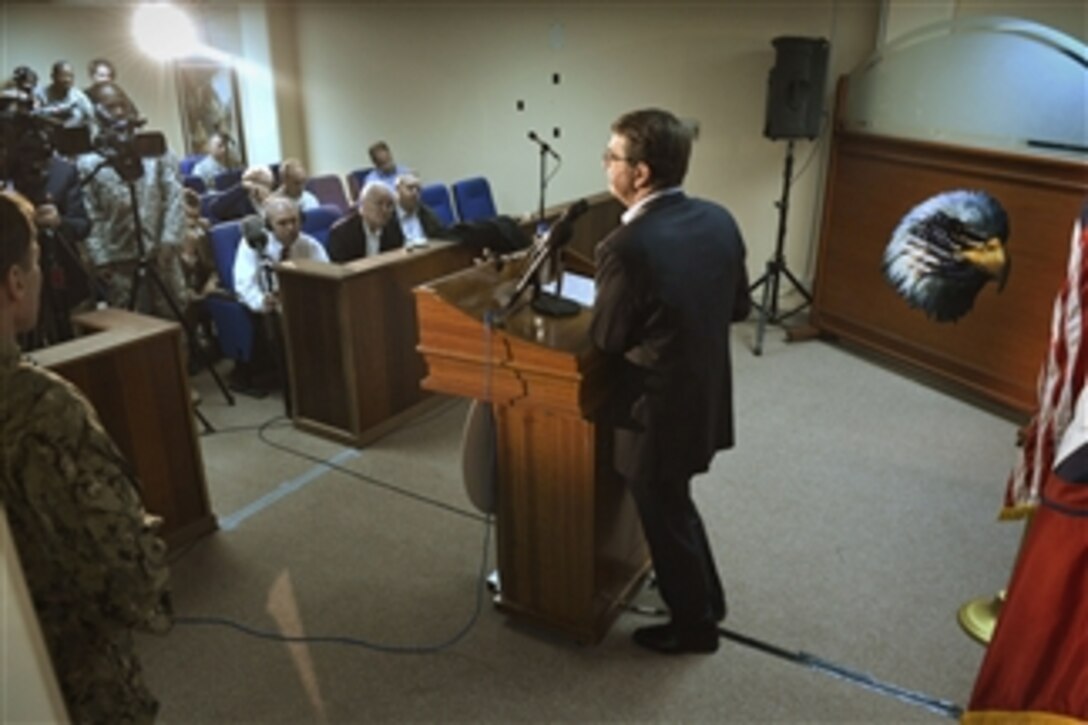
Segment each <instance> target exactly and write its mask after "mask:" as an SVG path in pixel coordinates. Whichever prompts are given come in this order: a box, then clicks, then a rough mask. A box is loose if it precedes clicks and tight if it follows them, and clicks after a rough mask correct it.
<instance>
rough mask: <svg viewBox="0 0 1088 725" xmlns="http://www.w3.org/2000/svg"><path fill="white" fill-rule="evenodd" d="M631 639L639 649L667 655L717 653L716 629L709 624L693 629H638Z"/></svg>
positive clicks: (663, 627) (660, 627) (658, 627)
mask: <svg viewBox="0 0 1088 725" xmlns="http://www.w3.org/2000/svg"><path fill="white" fill-rule="evenodd" d="M633 639H634V640H635V644H637V645H639V646H640V647H645V648H646V649H652V650H653V651H654V652H662V653H664V654H668V655H678V654H686V653H699V654H710V653H711V652H717V651H718V628H717V627H715V626H714V625H711V624H708V625H705V626H700V627H695V628H680V627H676V626H674V625H672V624H657V625H654V626H652V627H640V628H639V629H636V630H635V634H634V636H633Z"/></svg>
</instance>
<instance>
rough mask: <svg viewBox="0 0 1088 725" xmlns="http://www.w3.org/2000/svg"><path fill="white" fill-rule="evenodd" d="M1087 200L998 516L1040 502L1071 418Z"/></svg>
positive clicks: (1087, 255) (1081, 337) (1087, 259)
mask: <svg viewBox="0 0 1088 725" xmlns="http://www.w3.org/2000/svg"><path fill="white" fill-rule="evenodd" d="M1086 303H1088V203H1086V204H1085V205H1084V206H1083V207H1082V209H1081V213H1080V218H1078V219H1077V221H1076V223H1075V224H1074V226H1073V238H1072V241H1071V244H1070V250H1069V268H1068V271H1067V273H1066V278H1065V283H1064V284H1063V285H1062V288H1061V291H1060V292H1059V293H1058V296H1057V298H1056V299H1055V300H1054V312H1053V314H1052V317H1051V322H1050V345H1049V347H1048V349H1047V355H1046V359H1045V360H1044V361H1043V367H1042V369H1041V370H1040V371H1039V409H1038V410H1037V411H1036V413H1035V415H1034V417H1033V418H1032V419H1031V422H1030V423H1028V427H1027V429H1026V430H1025V433H1024V445H1023V448H1022V449H1021V453H1020V456H1019V460H1018V461H1017V463H1016V466H1015V467H1014V468H1013V471H1012V474H1011V475H1010V476H1009V482H1008V486H1007V487H1006V490H1005V505H1004V509H1003V510H1002V512H1001V518H1006V519H1013V518H1022V517H1024V516H1026V515H1028V514H1029V513H1030V512H1031V511H1033V510H1034V509H1035V507H1036V506H1037V505H1038V503H1039V491H1040V489H1041V488H1042V485H1043V481H1045V480H1046V477H1047V475H1048V474H1049V472H1050V469H1051V468H1052V467H1053V465H1054V454H1055V453H1056V452H1057V450H1058V445H1059V444H1060V443H1061V440H1062V435H1063V434H1064V433H1065V429H1066V428H1067V427H1068V426H1069V421H1070V420H1072V418H1073V409H1074V406H1075V405H1076V402H1077V397H1078V395H1079V394H1080V390H1081V388H1082V387H1083V385H1084V373H1085V364H1086V362H1088V360H1086V358H1088V344H1086V335H1088V324H1086V319H1085V307H1086Z"/></svg>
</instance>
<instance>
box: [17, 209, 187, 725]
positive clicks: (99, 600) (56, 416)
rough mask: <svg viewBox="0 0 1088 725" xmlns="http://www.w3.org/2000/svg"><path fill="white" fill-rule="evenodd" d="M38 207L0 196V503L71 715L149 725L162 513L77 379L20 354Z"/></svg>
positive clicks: (30, 314)
mask: <svg viewBox="0 0 1088 725" xmlns="http://www.w3.org/2000/svg"><path fill="white" fill-rule="evenodd" d="M33 217H34V209H33V207H32V206H31V205H30V204H29V202H27V201H26V200H25V199H23V198H22V197H21V196H19V195H17V194H14V193H10V192H3V193H0V502H2V503H3V505H4V507H5V508H6V510H7V516H8V520H9V523H10V525H11V529H12V533H13V535H14V538H15V544H16V549H17V550H18V552H19V559H20V561H21V562H22V568H23V570H24V572H25V573H26V580H27V585H28V587H29V589H30V593H31V597H32V599H33V600H34V607H35V609H36V611H37V613H38V619H39V621H40V623H41V628H42V633H43V635H44V637H45V641H46V644H47V646H48V648H49V652H50V655H51V658H52V661H53V667H54V671H55V672H56V675H57V681H58V683H59V684H60V688H61V692H62V693H63V695H64V699H65V703H66V704H67V707H68V714H69V717H70V718H71V719H72V721H73V722H94V723H127V722H151V721H152V720H153V719H154V717H155V713H156V711H157V709H158V703H157V702H156V701H155V698H154V697H153V696H152V695H151V693H150V692H149V691H148V690H147V687H146V686H145V685H144V683H143V677H142V675H141V671H140V665H139V662H138V661H137V659H136V655H135V650H134V644H133V637H132V629H133V628H134V627H140V628H141V629H146V630H150V631H154V632H165V631H167V630H168V629H169V627H170V604H169V594H168V591H167V578H168V571H167V568H166V565H165V545H164V544H163V542H162V540H161V539H160V538H159V537H158V536H157V534H156V531H157V529H158V527H159V524H160V521H159V519H157V518H155V517H153V516H149V515H148V514H147V512H146V511H144V508H143V506H142V505H141V503H140V496H139V491H138V489H137V485H138V484H137V483H136V481H135V479H134V478H133V476H132V473H131V470H130V468H129V466H128V465H127V463H126V462H125V460H124V459H123V458H122V457H121V454H120V453H119V452H118V450H117V447H116V446H115V445H114V444H113V441H111V440H110V438H109V436H108V435H107V434H106V432H105V431H104V430H103V429H102V425H101V423H99V421H98V417H97V415H96V414H95V412H94V409H93V408H92V407H91V405H90V403H89V402H88V401H87V399H86V398H84V397H83V395H82V394H81V393H80V392H79V391H78V390H76V388H75V387H74V386H72V385H71V384H70V383H68V382H66V381H65V380H63V379H61V378H60V377H58V376H56V375H54V374H53V373H51V372H49V371H46V370H42V369H40V368H37V367H35V366H34V365H32V364H30V363H26V362H21V361H20V352H19V348H18V345H17V344H16V335H17V334H18V333H20V332H23V331H26V330H28V329H30V328H32V327H33V326H34V324H35V322H36V320H37V315H38V301H39V289H40V287H41V281H42V279H41V269H40V267H39V265H38V258H39V254H40V248H39V247H38V242H37V239H36V231H35V228H34V224H33Z"/></svg>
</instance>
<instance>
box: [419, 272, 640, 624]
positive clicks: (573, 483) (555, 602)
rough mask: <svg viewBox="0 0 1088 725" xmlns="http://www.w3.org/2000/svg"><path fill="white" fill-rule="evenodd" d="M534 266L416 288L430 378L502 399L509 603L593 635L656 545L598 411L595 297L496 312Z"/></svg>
mask: <svg viewBox="0 0 1088 725" xmlns="http://www.w3.org/2000/svg"><path fill="white" fill-rule="evenodd" d="M522 261H524V260H522ZM521 266H523V265H521V264H516V263H509V264H506V265H505V266H504V268H503V270H502V271H501V272H499V271H497V270H496V268H495V266H494V265H493V264H486V265H480V266H477V267H474V268H471V269H468V270H464V271H462V272H459V273H456V274H452V275H449V276H447V277H444V278H441V279H437V280H434V281H432V282H430V283H428V284H425V285H423V286H421V287H418V288H416V290H415V295H416V309H417V311H418V319H419V341H420V345H419V350H420V352H422V353H423V356H424V359H425V360H426V362H427V367H428V374H427V377H426V378H424V379H423V386H424V387H426V388H428V389H430V390H435V391H442V392H445V393H451V394H454V395H460V396H464V397H468V398H476V399H479V400H486V401H490V402H491V403H492V404H493V405H494V412H495V422H496V431H497V437H498V440H497V448H498V458H499V460H498V469H499V470H498V496H497V499H498V509H497V527H498V563H499V578H500V585H501V594H500V596H499V597H498V598H497V599H496V602H497V604H498V605H499V606H500V607H501V608H502V609H503V610H504V611H507V612H509V613H510V614H511V615H514V616H515V617H517V618H521V619H524V620H527V621H530V622H534V623H537V624H542V625H545V626H547V627H549V628H552V629H555V630H557V631H559V632H562V633H564V634H567V635H570V636H573V637H574V638H575V639H576V640H578V641H580V642H585V643H592V642H597V641H599V640H600V639H601V638H602V637H603V636H604V635H605V633H606V632H607V631H608V628H609V627H610V626H611V624H612V622H613V621H614V620H615V618H616V617H617V615H618V614H619V613H620V611H621V610H622V608H623V606H624V605H625V604H626V602H627V600H628V599H629V598H630V597H631V596H633V594H634V593H635V591H636V588H637V586H638V585H639V583H640V582H641V580H642V578H643V576H644V575H645V574H646V572H647V571H648V570H649V566H650V563H649V555H648V553H647V549H646V544H645V541H644V539H643V537H642V529H641V526H640V524H639V521H638V516H637V513H636V511H635V507H634V502H633V500H632V499H631V497H630V494H629V493H628V492H627V488H626V486H625V484H624V483H623V480H622V479H621V478H620V477H619V476H618V475H617V474H616V473H615V472H614V471H613V468H612V435H611V429H610V428H607V427H605V426H599V425H595V424H594V423H593V421H592V419H591V418H592V415H593V414H594V412H595V411H596V409H597V408H598V407H599V405H600V403H601V401H602V400H603V399H604V397H605V395H606V394H607V393H608V387H609V382H608V380H609V370H608V366H607V365H606V364H605V358H604V357H603V356H601V355H599V354H598V353H597V352H596V351H595V350H594V349H593V347H592V343H591V342H590V340H589V335H588V327H589V319H590V311H589V310H587V309H583V310H582V311H581V312H580V313H579V314H578V315H577V316H575V317H570V318H565V319H554V318H543V317H539V316H537V315H536V314H535V313H534V312H533V311H532V310H531V309H529V308H528V307H527V306H523V307H522V308H521V309H520V310H518V311H517V312H515V313H514V314H512V315H510V316H508V317H507V318H506V319H505V320H504V322H503V323H502V327H501V328H495V329H490V327H489V325H487V324H486V323H485V320H486V319H488V316H489V315H490V314H491V313H492V312H493V311H494V310H495V309H496V308H497V304H496V303H495V302H494V299H495V296H496V295H495V293H496V291H497V290H500V289H502V290H508V289H510V288H512V287H513V286H514V285H515V284H516V281H517V278H518V277H519V276H520V272H521V269H520V267H521Z"/></svg>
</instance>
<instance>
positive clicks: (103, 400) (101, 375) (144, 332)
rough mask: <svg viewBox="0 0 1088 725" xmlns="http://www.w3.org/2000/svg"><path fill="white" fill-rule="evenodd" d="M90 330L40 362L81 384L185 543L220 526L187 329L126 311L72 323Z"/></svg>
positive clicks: (170, 534) (167, 533) (157, 509)
mask: <svg viewBox="0 0 1088 725" xmlns="http://www.w3.org/2000/svg"><path fill="white" fill-rule="evenodd" d="M72 322H73V325H74V327H75V328H76V330H77V331H78V332H79V333H80V334H81V335H82V336H81V337H77V338H75V339H73V340H70V341H68V342H64V343H61V344H59V345H54V346H52V347H48V348H43V349H41V350H36V351H34V352H33V353H32V355H31V356H32V357H33V359H34V360H36V361H37V362H38V363H39V364H40V365H42V366H44V367H47V368H49V369H51V370H53V371H54V372H56V373H57V374H58V375H61V376H63V377H65V378H67V379H68V380H70V381H71V382H72V383H73V384H75V385H76V387H78V388H79V389H80V390H81V391H82V392H83V394H84V395H86V396H87V398H88V399H89V400H90V401H91V403H92V404H93V405H94V408H95V410H96V411H97V412H98V417H99V419H101V421H102V425H103V426H104V427H105V429H106V432H108V433H109V434H110V437H111V438H113V440H114V442H115V443H116V444H117V447H118V448H119V449H120V450H121V453H123V454H124V456H125V458H126V459H127V460H128V461H129V462H130V463H131V464H132V466H133V469H134V470H135V472H136V476H137V478H138V479H139V481H140V485H141V496H142V499H143V503H144V507H145V508H147V510H148V511H150V512H151V513H154V514H157V515H159V516H162V517H163V519H164V522H163V532H162V533H163V538H164V539H165V540H166V543H167V544H168V545H169V546H171V547H177V546H180V545H182V544H185V543H187V542H189V541H192V540H193V539H195V538H197V537H200V536H203V535H204V534H206V533H208V532H210V531H214V530H215V529H216V526H217V525H216V521H215V516H214V515H213V514H212V512H211V507H210V505H209V503H208V488H207V482H206V480H205V477H204V462H203V458H202V457H201V452H200V444H199V440H198V438H197V430H196V425H195V422H194V420H193V412H192V397H191V392H190V389H189V377H188V375H187V373H186V370H185V364H184V358H183V356H182V331H181V326H180V325H178V324H177V323H175V322H168V321H165V320H161V319H158V318H155V317H147V316H145V315H140V314H136V313H134V312H128V311H126V310H118V309H104V310H95V311H93V312H88V313H85V314H81V315H77V316H75V317H74V318H73V320H72Z"/></svg>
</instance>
